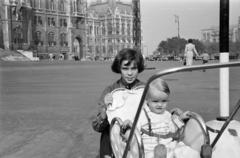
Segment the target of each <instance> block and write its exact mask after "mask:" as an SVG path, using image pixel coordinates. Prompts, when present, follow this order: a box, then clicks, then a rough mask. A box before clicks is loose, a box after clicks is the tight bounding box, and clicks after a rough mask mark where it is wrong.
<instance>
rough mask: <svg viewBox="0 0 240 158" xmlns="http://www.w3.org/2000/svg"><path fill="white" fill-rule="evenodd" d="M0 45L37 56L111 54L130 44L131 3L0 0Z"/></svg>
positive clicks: (131, 30) (82, 57) (81, 0)
mask: <svg viewBox="0 0 240 158" xmlns="http://www.w3.org/2000/svg"><path fill="white" fill-rule="evenodd" d="M0 3H1V12H0V35H1V36H0V47H2V48H4V49H12V50H17V49H24V50H33V51H34V53H35V54H34V55H35V56H38V57H39V58H40V59H46V58H49V56H50V54H51V55H53V56H55V57H56V58H58V57H60V56H62V55H64V58H65V59H72V58H73V57H75V59H84V58H88V57H91V58H112V57H113V56H114V55H115V54H116V53H117V52H118V51H119V50H120V49H122V48H126V47H128V48H132V47H133V46H134V43H133V13H132V11H133V8H132V4H131V3H124V2H121V1H120V0H96V1H95V2H92V3H91V4H89V6H87V0H1V1H0Z"/></svg>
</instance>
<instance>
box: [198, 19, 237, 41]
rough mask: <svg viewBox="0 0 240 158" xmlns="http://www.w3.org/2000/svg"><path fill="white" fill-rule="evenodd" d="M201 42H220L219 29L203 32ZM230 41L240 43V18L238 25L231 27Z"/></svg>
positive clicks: (209, 29)
mask: <svg viewBox="0 0 240 158" xmlns="http://www.w3.org/2000/svg"><path fill="white" fill-rule="evenodd" d="M201 36H202V37H201V40H202V41H203V42H219V27H211V28H207V29H203V30H201ZM229 41H231V42H237V41H240V17H239V18H238V24H237V25H231V26H230V27H229Z"/></svg>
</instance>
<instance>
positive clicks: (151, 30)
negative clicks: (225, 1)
mask: <svg viewBox="0 0 240 158" xmlns="http://www.w3.org/2000/svg"><path fill="white" fill-rule="evenodd" d="M88 1H91V0H88ZM121 1H124V2H131V0H121ZM229 2H230V3H229V23H230V25H237V23H238V17H239V16H240V9H239V8H240V0H229ZM140 6H141V8H140V9H141V22H142V23H141V27H142V37H143V40H142V42H143V52H144V54H145V55H149V54H151V53H152V52H153V51H154V50H156V48H157V46H158V44H159V43H160V42H161V41H162V40H167V38H172V37H175V36H177V35H178V25H177V23H176V22H175V17H174V15H178V17H179V34H180V37H181V38H185V39H188V38H194V39H201V30H202V29H206V28H210V27H212V26H219V13H220V9H219V8H220V0H140Z"/></svg>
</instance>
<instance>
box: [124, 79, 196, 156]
mask: <svg viewBox="0 0 240 158" xmlns="http://www.w3.org/2000/svg"><path fill="white" fill-rule="evenodd" d="M169 95H170V89H169V87H168V84H167V83H166V82H165V81H164V80H163V79H160V78H158V79H155V80H154V81H153V82H152V83H151V84H150V86H149V90H148V92H147V96H146V101H145V105H144V106H143V111H142V113H141V114H140V117H139V120H138V123H137V128H138V129H139V130H140V131H141V138H142V142H143V146H144V153H145V158H175V157H176V158H184V157H188V158H193V157H194V158H200V155H199V153H198V152H197V151H195V150H193V149H191V148H190V147H188V146H186V145H185V144H184V143H182V142H179V137H180V132H181V130H183V126H184V123H183V122H182V121H181V119H180V117H179V116H178V115H172V114H171V113H170V112H169V111H167V109H166V108H167V105H168V101H169ZM125 123H126V122H125Z"/></svg>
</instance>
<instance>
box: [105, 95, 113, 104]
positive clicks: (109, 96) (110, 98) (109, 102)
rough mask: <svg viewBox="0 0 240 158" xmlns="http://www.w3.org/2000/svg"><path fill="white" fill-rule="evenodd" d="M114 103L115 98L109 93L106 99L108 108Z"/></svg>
mask: <svg viewBox="0 0 240 158" xmlns="http://www.w3.org/2000/svg"><path fill="white" fill-rule="evenodd" d="M112 102H113V97H112V94H111V93H108V94H106V95H105V97H104V104H105V105H107V106H111V105H112Z"/></svg>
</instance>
